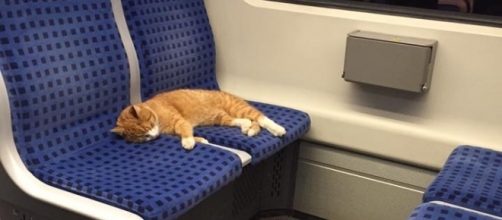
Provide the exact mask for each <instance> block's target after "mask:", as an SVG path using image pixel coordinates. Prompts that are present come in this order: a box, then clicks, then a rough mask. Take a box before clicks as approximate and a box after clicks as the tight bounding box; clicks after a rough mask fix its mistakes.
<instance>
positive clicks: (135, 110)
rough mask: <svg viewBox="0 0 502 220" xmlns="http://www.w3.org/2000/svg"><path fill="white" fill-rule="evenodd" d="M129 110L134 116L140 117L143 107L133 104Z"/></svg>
mask: <svg viewBox="0 0 502 220" xmlns="http://www.w3.org/2000/svg"><path fill="white" fill-rule="evenodd" d="M129 111H130V112H131V115H132V116H133V117H135V118H139V112H140V111H141V108H140V107H139V106H137V105H132V106H131V109H130V110H129Z"/></svg>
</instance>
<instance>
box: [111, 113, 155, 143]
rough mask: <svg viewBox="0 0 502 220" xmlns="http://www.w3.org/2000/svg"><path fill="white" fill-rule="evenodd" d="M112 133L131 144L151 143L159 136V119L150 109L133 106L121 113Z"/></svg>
mask: <svg viewBox="0 0 502 220" xmlns="http://www.w3.org/2000/svg"><path fill="white" fill-rule="evenodd" d="M111 131H112V132H113V133H115V134H118V135H120V136H122V137H124V139H126V140H127V141H130V142H135V143H140V142H146V141H151V140H153V139H155V138H157V137H158V136H159V133H160V131H159V119H158V117H157V115H156V114H155V113H154V112H153V111H152V110H151V109H150V108H148V107H145V106H141V105H131V106H128V107H127V108H125V109H124V110H123V111H122V112H121V113H120V115H119V117H118V119H117V126H116V127H115V128H113V129H112V130H111Z"/></svg>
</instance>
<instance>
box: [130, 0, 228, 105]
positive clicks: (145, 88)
mask: <svg viewBox="0 0 502 220" xmlns="http://www.w3.org/2000/svg"><path fill="white" fill-rule="evenodd" d="M122 5H123V8H124V14H125V17H126V20H127V25H128V27H129V31H130V32H131V36H132V39H133V42H134V46H135V48H136V52H137V54H138V60H139V63H140V70H141V93H142V97H143V98H148V97H151V96H152V95H154V94H156V93H158V92H160V91H169V90H173V89H178V88H203V89H218V84H217V82H216V76H215V48H214V40H213V34H212V31H211V27H210V25H209V20H208V17H207V14H206V9H205V5H204V1H203V0H124V1H123V2H122Z"/></svg>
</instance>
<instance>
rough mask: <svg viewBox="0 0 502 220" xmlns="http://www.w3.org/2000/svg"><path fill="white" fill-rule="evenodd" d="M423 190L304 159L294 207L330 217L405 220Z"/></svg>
mask: <svg viewBox="0 0 502 220" xmlns="http://www.w3.org/2000/svg"><path fill="white" fill-rule="evenodd" d="M421 199H422V193H421V192H419V191H416V190H413V189H409V188H406V187H399V186H397V185H393V184H389V183H385V182H383V181H377V180H373V179H370V178H367V177H364V176H359V175H354V174H351V173H348V172H344V171H342V170H337V169H333V168H329V167H326V166H322V165H318V164H315V163H311V162H305V161H300V163H299V165H298V175H297V182H296V193H295V205H294V208H295V209H297V210H299V211H302V212H305V213H309V214H313V215H316V216H319V217H321V218H325V219H329V220H403V219H406V218H407V217H408V216H409V215H410V213H411V211H412V210H413V209H414V208H415V207H416V206H417V205H418V204H420V203H421Z"/></svg>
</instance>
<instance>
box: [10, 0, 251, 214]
mask: <svg viewBox="0 0 502 220" xmlns="http://www.w3.org/2000/svg"><path fill="white" fill-rule="evenodd" d="M0 70H1V76H2V79H3V80H0V82H5V85H0V86H2V87H3V89H2V90H0V92H2V99H1V100H4V99H3V97H8V98H6V99H8V103H9V106H10V115H8V114H7V113H6V115H2V117H4V118H10V119H11V121H12V126H11V125H10V124H9V123H7V124H6V123H4V124H2V125H1V126H8V127H12V129H11V131H12V133H13V140H12V141H13V143H14V144H13V145H15V147H13V148H16V149H17V152H16V151H15V152H16V155H10V156H11V157H18V158H19V160H20V161H22V162H23V163H24V165H25V166H26V167H27V169H28V170H27V171H26V172H27V173H28V171H30V172H31V174H33V175H34V176H35V177H37V178H38V179H39V180H41V181H42V182H44V183H46V184H49V185H51V186H53V187H56V188H59V189H62V190H64V191H69V192H72V193H75V194H78V195H81V196H84V197H86V198H91V199H93V200H98V201H100V202H103V203H106V204H109V205H111V206H113V207H118V208H120V209H123V210H127V211H129V212H132V213H135V214H137V215H139V216H141V218H143V219H174V218H176V217H178V216H180V215H181V214H183V213H184V212H186V211H187V210H188V209H190V208H191V207H193V206H195V205H196V204H197V203H199V202H200V201H201V200H202V199H204V198H205V197H207V196H209V195H210V194H212V193H213V192H216V191H217V190H219V189H220V188H221V187H223V186H224V185H225V184H227V183H229V182H230V181H232V180H233V179H234V178H236V177H237V176H239V175H240V173H241V170H242V164H241V161H240V159H239V158H238V157H237V156H236V155H235V154H234V153H231V152H229V151H226V150H222V149H219V148H214V147H212V146H209V145H204V144H198V145H197V147H196V148H195V149H194V150H192V151H190V152H186V151H185V150H183V149H182V148H181V146H180V143H179V139H176V138H173V137H162V138H160V139H158V140H156V141H154V142H151V143H145V144H130V143H127V142H125V141H124V140H122V139H118V138H117V137H116V136H114V135H113V134H112V133H111V132H110V129H111V128H112V127H113V125H114V123H115V119H116V117H117V115H118V113H119V112H120V111H121V109H123V108H124V107H125V106H127V105H128V104H129V103H130V90H129V89H130V76H129V65H128V61H127V57H126V53H125V49H124V46H123V43H122V41H121V37H120V34H119V32H118V30H117V25H116V23H115V20H114V15H113V13H112V5H111V2H110V1H108V0H87V1H37V0H34V1H4V3H3V5H2V7H0ZM4 91H5V92H4ZM5 93H6V94H5ZM2 109H4V107H3V106H2ZM8 121H10V120H8ZM2 130H7V129H2ZM2 137H3V136H2ZM1 143H2V146H1V147H2V148H6V147H7V146H4V144H3V143H7V141H6V140H1ZM4 156H5V155H2V158H5V157H4ZM18 170H19V169H18ZM16 172H17V173H15V175H31V174H22V173H19V172H18V171H16ZM33 187H34V186H33ZM39 198H40V197H39ZM42 199H43V198H42ZM62 203H64V202H62ZM65 205H67V206H72V204H65ZM73 205H74V206H79V205H80V204H73ZM80 206H81V205H80ZM96 212H103V210H96Z"/></svg>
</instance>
